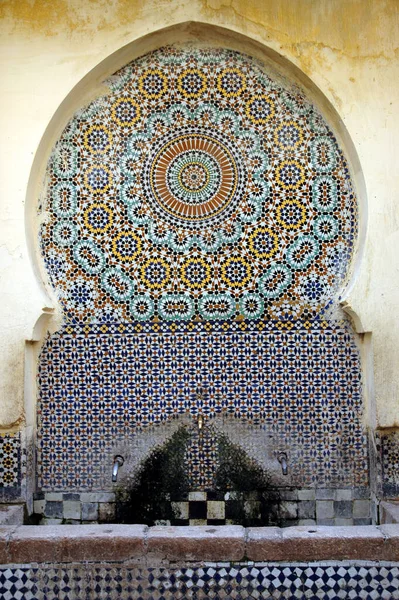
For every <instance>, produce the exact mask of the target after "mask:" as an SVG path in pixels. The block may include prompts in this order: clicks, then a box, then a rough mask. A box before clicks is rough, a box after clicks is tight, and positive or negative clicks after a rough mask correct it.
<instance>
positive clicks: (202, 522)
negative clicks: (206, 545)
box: [168, 519, 207, 527]
mask: <svg viewBox="0 0 399 600" xmlns="http://www.w3.org/2000/svg"><path fill="white" fill-rule="evenodd" d="M168 525H170V523H168ZM189 525H191V526H193V527H200V526H205V525H207V521H206V519H190V520H189Z"/></svg>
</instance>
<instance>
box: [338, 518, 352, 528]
mask: <svg viewBox="0 0 399 600" xmlns="http://www.w3.org/2000/svg"><path fill="white" fill-rule="evenodd" d="M334 525H340V526H341V527H350V526H351V525H353V519H344V518H342V517H336V518H335V519H334Z"/></svg>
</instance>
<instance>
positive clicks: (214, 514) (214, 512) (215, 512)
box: [207, 500, 225, 519]
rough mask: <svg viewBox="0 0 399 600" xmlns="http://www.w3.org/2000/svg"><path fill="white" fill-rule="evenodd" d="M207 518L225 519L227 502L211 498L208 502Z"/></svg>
mask: <svg viewBox="0 0 399 600" xmlns="http://www.w3.org/2000/svg"><path fill="white" fill-rule="evenodd" d="M207 518H208V519H224V518H225V503H224V502H219V501H218V500H209V501H208V502H207Z"/></svg>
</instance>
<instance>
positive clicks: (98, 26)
mask: <svg viewBox="0 0 399 600" xmlns="http://www.w3.org/2000/svg"><path fill="white" fill-rule="evenodd" d="M397 7H398V5H397V2H396V1H395V0H390V1H385V2H384V1H382V0H381V1H379V2H375V1H372V0H370V1H367V2H366V1H364V0H350V1H348V0H345V1H344V0H336V1H334V2H322V3H321V2H318V1H316V0H314V1H311V2H304V1H303V2H296V3H292V2H290V0H285V1H281V0H276V1H270V2H264V1H262V0H258V1H256V2H254V1H251V2H249V1H243V0H241V1H236V2H235V1H234V0H230V1H229V2H227V1H223V0H222V1H218V0H213V1H212V0H210V1H200V0H182V1H180V2H178V1H174V0H173V1H172V0H170V1H164V2H159V1H157V2H152V1H147V2H145V3H142V2H139V1H127V0H120V1H119V2H118V1H113V2H105V1H100V0H98V1H96V2H88V3H85V4H84V6H83V7H82V6H81V4H80V3H79V2H78V1H77V0H69V2H66V1H63V0H55V1H54V2H51V3H50V2H47V1H46V0H37V1H31V2H28V1H24V0H21V1H19V2H13V1H9V2H6V1H4V2H2V4H1V8H0V13H1V16H2V22H1V36H0V37H1V41H0V44H1V46H0V51H1V56H2V57H3V61H4V62H3V67H2V88H3V93H2V97H1V119H2V129H1V131H2V138H3V144H2V145H1V155H0V163H1V165H2V166H1V176H0V181H1V183H0V186H1V188H0V190H1V192H0V194H1V201H2V210H1V219H2V225H1V227H2V245H1V248H0V257H1V281H2V283H3V298H2V303H1V306H0V311H1V322H2V330H1V347H2V352H3V356H2V361H1V370H2V374H1V400H0V424H1V426H2V427H3V428H4V429H5V430H12V429H17V428H18V422H19V421H21V420H22V419H23V417H24V414H23V368H24V340H25V339H30V338H32V330H33V328H34V325H35V322H36V320H37V318H38V317H39V315H40V314H41V311H42V308H43V307H44V306H46V305H47V306H48V305H49V303H50V300H49V299H47V298H46V296H45V294H44V292H43V291H42V290H41V288H40V286H39V285H38V283H37V281H36V277H35V275H34V273H33V269H32V266H31V258H30V256H29V252H28V248H27V243H26V234H25V221H24V210H25V208H24V204H25V198H26V194H27V186H28V180H29V177H30V172H31V168H32V163H33V159H34V157H35V154H36V152H37V149H38V146H39V143H40V140H41V139H42V136H43V134H44V132H45V130H46V127H47V126H48V124H49V122H50V120H51V118H52V116H53V115H54V113H55V111H56V110H57V108H58V107H59V105H60V104H61V103H62V101H63V100H64V99H65V97H66V96H67V95H68V94H69V93H70V92H71V90H72V89H73V88H74V86H75V85H76V84H77V83H78V82H79V81H80V80H81V79H82V78H83V77H85V76H86V75H87V74H88V73H89V72H90V71H91V70H92V69H94V67H96V65H98V64H99V63H100V62H101V61H102V60H104V59H105V58H106V57H108V56H109V55H110V54H112V53H113V52H115V51H117V50H118V49H120V48H121V47H123V46H124V45H126V44H129V43H130V42H132V41H134V40H135V39H137V38H139V37H141V36H143V35H145V34H147V33H150V32H152V31H154V30H157V29H160V28H164V27H167V26H169V25H173V24H176V23H179V22H185V21H200V22H204V23H210V24H215V25H219V26H223V27H227V28H229V29H231V30H233V31H237V32H240V33H243V34H244V35H248V36H250V37H252V38H253V39H255V40H258V41H259V42H261V43H264V44H265V45H267V46H269V47H270V48H272V49H274V50H276V51H277V52H279V53H280V54H281V55H283V56H284V57H285V58H287V59H288V60H290V61H292V63H293V64H294V65H296V66H297V67H299V69H301V70H302V71H303V72H304V73H305V74H306V75H308V76H309V77H310V78H311V79H312V80H313V81H314V83H315V84H316V85H317V86H318V87H319V88H320V90H321V91H322V92H323V93H324V94H325V96H326V97H327V98H328V99H329V100H330V102H331V104H332V106H333V107H334V108H335V109H336V110H337V112H338V113H339V115H340V117H341V118H342V120H343V122H344V125H345V127H346V128H347V130H348V133H349V136H350V137H351V138H352V141H353V143H354V145H355V149H356V152H357V154H358V156H359V159H360V165H361V169H362V171H363V174H364V177H365V182H366V187H367V196H368V213H369V229H368V235H367V241H366V244H365V248H364V250H365V252H364V256H363V260H362V262H361V264H360V266H359V269H358V273H357V278H356V280H355V283H354V286H353V288H352V290H351V291H350V293H349V296H348V298H347V302H348V303H349V304H350V305H351V306H352V308H353V309H354V311H355V312H356V314H357V316H358V318H359V322H360V324H361V325H359V327H361V328H362V329H363V330H364V331H372V333H373V342H374V372H375V382H374V383H375V398H376V406H377V418H378V423H379V425H380V426H382V427H394V426H399V416H398V415H399V410H398V387H399V370H398V369H397V365H398V364H399V344H398V343H397V342H398V337H399V324H398V321H397V319H395V318H394V315H395V314H396V312H397V309H398V308H399V293H398V277H397V273H398V260H399V258H398V256H399V255H398V253H397V250H396V247H397V243H396V245H395V241H396V242H397V240H398V220H399V217H398V214H397V211H396V214H395V209H396V206H395V184H396V193H397V190H398V180H397V175H396V173H395V171H396V168H395V149H394V144H395V141H396V140H397V139H398V133H399V132H398V118H397V113H396V109H395V107H396V106H397V102H398V96H399V93H398V92H399V83H398V82H399V72H398V71H399V61H398V47H397V43H398V42H397V40H398V39H399V35H398V34H399V16H398V9H397ZM168 41H170V39H169V38H168V36H167V35H164V36H162V37H160V38H159V43H165V42H168ZM122 58H123V55H120V56H119V58H117V59H116V60H122ZM129 58H130V56H128V55H127V56H126V59H125V62H127V61H128V60H129ZM122 64H123V63H121V64H119V63H115V62H114V64H112V65H111V64H110V63H109V64H108V63H105V64H104V73H101V74H100V73H98V72H96V73H95V77H97V78H98V77H101V75H104V74H109V73H111V72H112V71H114V70H115V67H118V66H121V65H122ZM107 69H109V70H108V71H107ZM82 89H83V88H82ZM83 93H84V90H83ZM64 114H66V113H64ZM61 128H62V124H60V126H59V127H58V131H55V129H56V128H54V131H53V135H56V134H57V133H59V131H60V130H61ZM395 128H396V131H395ZM395 134H396V135H395ZM50 144H51V140H50V139H48V140H45V143H44V144H43V145H42V147H41V150H40V152H41V153H42V154H43V156H45V155H46V152H47V151H48V149H49V146H50ZM39 164H40V156H39V157H37V161H36V165H39ZM39 174H40V173H39ZM35 184H36V185H37V186H38V187H39V186H40V179H38V177H37V174H35V173H34V174H33V176H32V177H31V185H32V190H31V196H34V191H35V190H34V186H35ZM28 217H29V215H28ZM27 235H28V239H29V237H30V236H32V230H31V221H30V219H29V218H28V219H27Z"/></svg>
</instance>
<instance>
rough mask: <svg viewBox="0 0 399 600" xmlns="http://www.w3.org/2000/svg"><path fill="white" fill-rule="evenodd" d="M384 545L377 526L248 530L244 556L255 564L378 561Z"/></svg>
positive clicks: (382, 536) (383, 539)
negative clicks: (263, 562) (258, 562)
mask: <svg viewBox="0 0 399 600" xmlns="http://www.w3.org/2000/svg"><path fill="white" fill-rule="evenodd" d="M384 544H385V538H384V535H383V534H382V533H381V531H379V530H378V529H377V528H376V527H373V526H364V527H361V526H360V527H339V526H338V527H327V526H316V525H315V526H298V527H287V528H286V529H278V528H275V529H274V531H269V530H268V529H267V528H250V529H249V530H248V540H247V557H248V558H249V559H250V560H256V561H282V560H287V561H303V562H309V561H318V560H346V559H351V560H378V559H380V558H381V555H382V552H383V548H384Z"/></svg>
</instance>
